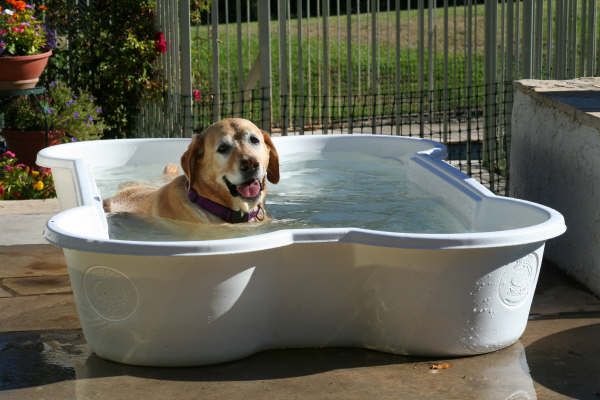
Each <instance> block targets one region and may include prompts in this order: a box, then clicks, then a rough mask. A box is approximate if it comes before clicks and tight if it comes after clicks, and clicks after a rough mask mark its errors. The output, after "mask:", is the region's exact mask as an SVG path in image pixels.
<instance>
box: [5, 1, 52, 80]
mask: <svg viewBox="0 0 600 400" xmlns="http://www.w3.org/2000/svg"><path fill="white" fill-rule="evenodd" d="M45 11H46V7H45V6H44V5H40V6H37V7H36V6H35V5H34V4H28V3H26V2H24V1H21V0H0V90H15V89H30V88H33V87H35V86H36V85H37V82H38V80H39V77H40V75H41V74H42V72H44V69H45V68H46V64H47V63H48V57H50V56H51V55H52V50H51V45H52V44H53V43H51V42H52V41H53V40H52V39H51V38H49V31H47V30H46V27H45V25H44V23H43V22H42V18H43V14H44V12H45Z"/></svg>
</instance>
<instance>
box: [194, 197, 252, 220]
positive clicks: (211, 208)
mask: <svg viewBox="0 0 600 400" xmlns="http://www.w3.org/2000/svg"><path fill="white" fill-rule="evenodd" d="M188 198H189V199H190V201H191V202H192V203H195V204H196V205H197V206H198V207H200V208H202V209H204V210H206V211H208V212H209V213H211V214H213V215H216V216H217V217H219V218H221V219H222V220H223V221H225V222H229V223H230V224H239V223H241V222H250V221H252V220H254V219H256V217H258V215H259V214H260V212H261V210H262V208H261V207H260V206H258V207H256V208H255V209H254V210H252V211H250V212H249V213H245V212H243V211H234V210H232V209H231V208H227V207H225V206H223V205H221V204H219V203H215V202H214V201H212V200H209V199H207V198H206V197H202V196H200V195H199V194H198V193H196V191H195V190H194V189H192V188H190V189H189V190H188Z"/></svg>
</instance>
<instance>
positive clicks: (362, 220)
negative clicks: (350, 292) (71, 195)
mask: <svg viewBox="0 0 600 400" xmlns="http://www.w3.org/2000/svg"><path fill="white" fill-rule="evenodd" d="M407 162H408V160H397V159H383V158H379V157H374V156H370V155H365V154H360V153H348V152H344V153H331V152H328V153H327V154H326V156H324V155H322V154H320V153H298V154H293V155H286V157H285V159H284V160H282V161H281V164H280V172H281V180H280V182H279V184H277V185H273V184H269V185H268V195H267V202H266V209H267V212H268V214H269V215H270V216H271V217H272V218H273V220H272V221H269V222H264V223H260V224H235V225H229V224H223V225H199V224H186V223H179V222H172V221H168V220H162V219H161V220H156V219H153V218H148V217H141V216H135V215H131V214H111V215H109V216H108V222H109V234H110V236H111V238H113V239H123V240H145V241H164V240H167V241H168V240H208V239H223V238H231V237H239V236H245V235H251V234H257V233H265V232H271V231H275V230H279V229H293V228H310V227H320V228H336V227H357V228H365V229H373V230H380V231H391V232H412V233H460V232H468V227H467V226H466V225H465V223H464V222H463V221H461V219H460V218H459V217H458V216H456V215H454V214H453V213H452V210H451V209H449V208H448V207H447V206H446V205H445V204H444V202H443V199H442V198H441V197H432V196H431V195H429V194H427V193H425V192H424V191H423V190H421V189H420V188H419V187H418V186H417V185H416V184H414V183H412V182H411V181H410V180H409V179H407V175H406V168H405V164H406V163H407ZM163 167H164V166H163V165H144V166H143V167H135V166H134V167H126V168H116V169H111V170H96V171H94V173H95V175H96V180H97V183H98V188H99V190H100V192H101V194H102V196H103V197H108V196H111V195H113V194H114V193H115V192H116V191H117V188H118V186H119V184H121V183H123V182H127V181H131V180H132V177H135V181H136V182H140V181H143V182H146V183H148V184H151V185H155V186H157V187H158V186H160V185H162V184H164V183H165V181H164V180H163V179H164V178H162V169H163Z"/></svg>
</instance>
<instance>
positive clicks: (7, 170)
mask: <svg viewBox="0 0 600 400" xmlns="http://www.w3.org/2000/svg"><path fill="white" fill-rule="evenodd" d="M4 170H5V171H6V172H10V171H12V170H13V167H12V165H5V166H4Z"/></svg>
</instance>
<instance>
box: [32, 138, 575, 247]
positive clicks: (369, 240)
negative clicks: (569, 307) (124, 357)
mask: <svg viewBox="0 0 600 400" xmlns="http://www.w3.org/2000/svg"><path fill="white" fill-rule="evenodd" d="M316 137H318V138H323V139H319V140H331V139H335V138H340V137H343V138H346V139H347V138H370V139H377V138H385V140H397V139H402V140H415V141H420V142H423V143H428V144H431V148H429V149H427V150H423V151H418V152H415V153H414V156H413V157H414V158H413V159H414V160H415V161H416V162H418V163H419V164H421V165H422V166H424V167H426V168H430V169H433V170H434V172H437V173H439V174H444V175H448V176H449V177H450V178H458V179H459V180H460V181H462V187H461V190H463V191H464V192H465V193H466V194H467V195H471V196H475V197H478V198H491V199H499V200H500V201H509V202H513V203H514V202H518V203H521V204H522V205H524V206H526V207H531V208H534V209H536V210H538V211H542V212H544V213H545V214H546V217H547V218H546V219H545V220H544V221H543V222H541V223H538V224H533V225H529V226H525V227H520V228H515V229H507V230H496V231H481V232H467V233H444V234H431V233H430V234H425V233H411V232H388V231H376V230H369V229H363V228H356V227H345V228H302V229H280V230H276V231H272V232H267V233H261V234H257V235H248V236H241V237H236V238H230V239H217V240H192V241H137V240H119V239H107V238H103V237H98V236H94V235H85V234H82V233H80V232H79V233H78V232H72V231H70V230H67V229H64V228H63V227H62V226H61V225H62V221H64V220H65V219H69V218H72V217H73V215H72V214H74V213H82V212H83V213H84V214H85V213H89V214H90V217H93V213H94V212H97V211H98V204H97V203H95V202H94V201H89V202H84V205H82V206H79V207H75V208H71V209H68V210H65V211H62V212H60V213H58V214H57V215H55V216H53V217H52V218H51V219H50V220H49V221H48V223H47V224H46V227H45V229H44V237H45V238H46V240H48V242H50V243H52V244H54V245H56V246H59V247H63V248H67V249H76V250H80V251H90V252H98V253H111V254H120V255H124V254H130V255H152V256H172V255H191V254H193V255H201V254H205V255H213V254H214V255H217V254H226V253H245V252H255V251H261V250H267V249H273V248H277V247H283V246H288V245H291V244H295V243H322V242H338V243H348V244H364V245H374V246H384V247H396V248H405V249H429V250H450V249H465V248H492V247H507V246H516V245H522V244H529V243H537V242H540V243H541V242H544V241H546V240H548V239H551V238H553V237H556V236H558V235H560V234H562V233H564V232H565V231H566V225H565V221H564V218H563V216H562V215H561V214H560V213H559V212H557V211H555V210H553V209H551V208H549V207H546V206H543V205H540V204H537V203H533V202H529V201H525V200H520V199H514V198H508V197H503V196H497V195H495V194H493V193H492V192H490V191H489V190H488V189H487V188H485V187H484V186H482V185H481V184H480V183H479V182H477V181H476V180H474V179H473V178H470V177H469V176H467V175H465V174H464V173H462V172H461V171H459V170H458V169H456V168H454V167H452V166H450V165H448V164H447V163H445V162H444V161H443V160H442V158H443V157H444V156H445V154H446V150H445V147H444V146H443V145H442V144H441V143H438V142H435V141H432V140H428V139H421V138H412V137H401V136H387V135H369V134H359V135H343V134H341V135H314V136H313V135H311V136H288V137H285V138H284V137H277V138H275V139H276V140H277V141H279V140H288V138H289V139H293V138H316ZM149 140H165V141H182V140H189V138H169V139H167V138H160V139H118V141H119V142H132V141H140V142H142V141H149ZM300 140H301V139H300ZM113 141H117V140H113ZM107 142H108V141H107ZM111 142H112V141H111ZM89 143H90V142H82V144H85V145H89ZM70 145H77V143H72V144H66V145H61V146H70ZM48 153H52V149H51V148H47V149H44V150H42V151H41V152H40V153H39V154H38V164H40V165H44V166H48V167H52V166H55V167H59V166H60V167H65V166H67V165H68V166H72V164H73V163H75V164H81V159H78V158H76V157H73V158H70V159H68V158H65V159H57V158H56V157H55V156H48ZM88 190H89V188H87V189H86V191H88ZM88 193H89V192H88ZM92 194H94V193H92ZM88 197H89V195H88ZM92 197H93V196H92ZM96 200H97V199H96Z"/></svg>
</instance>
